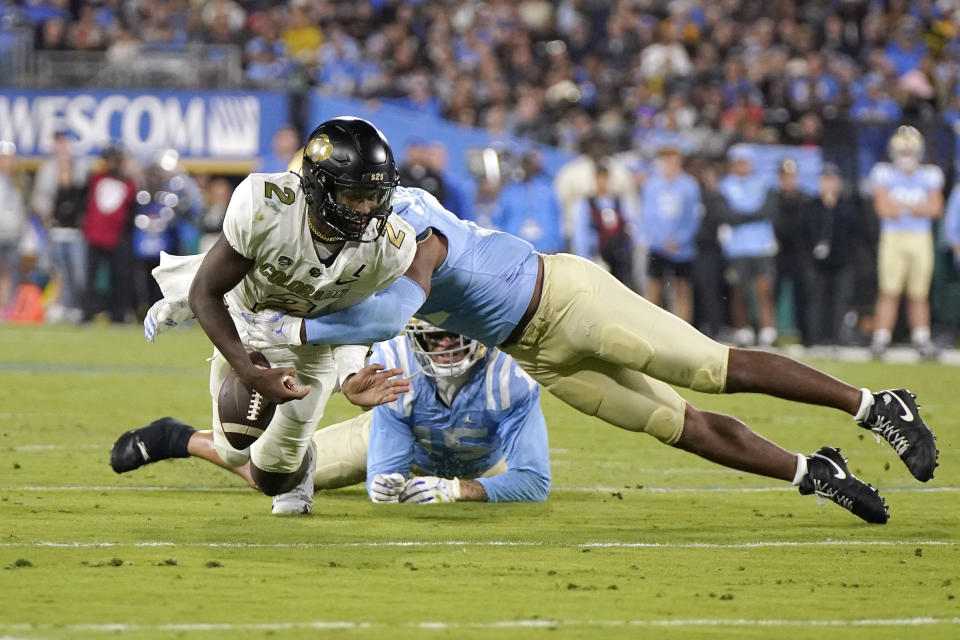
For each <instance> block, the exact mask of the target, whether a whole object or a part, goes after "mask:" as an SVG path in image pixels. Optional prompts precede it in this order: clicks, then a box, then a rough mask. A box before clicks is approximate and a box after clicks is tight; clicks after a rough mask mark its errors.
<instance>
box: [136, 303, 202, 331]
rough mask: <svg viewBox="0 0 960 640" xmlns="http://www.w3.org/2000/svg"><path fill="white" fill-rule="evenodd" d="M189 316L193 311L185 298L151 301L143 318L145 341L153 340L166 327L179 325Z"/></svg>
mask: <svg viewBox="0 0 960 640" xmlns="http://www.w3.org/2000/svg"><path fill="white" fill-rule="evenodd" d="M191 318H193V311H192V310H191V309H190V302H189V301H188V300H187V299H186V298H178V299H176V300H172V299H170V298H161V299H160V300H157V301H156V302H154V303H153V306H152V307H150V310H149V311H147V317H146V318H144V319H143V335H144V337H146V339H147V342H153V341H154V340H156V339H157V336H158V335H160V334H161V333H163V332H164V331H166V330H167V329H172V328H173V327H176V326H178V325H181V324H183V323H184V322H186V321H187V320H190V319H191Z"/></svg>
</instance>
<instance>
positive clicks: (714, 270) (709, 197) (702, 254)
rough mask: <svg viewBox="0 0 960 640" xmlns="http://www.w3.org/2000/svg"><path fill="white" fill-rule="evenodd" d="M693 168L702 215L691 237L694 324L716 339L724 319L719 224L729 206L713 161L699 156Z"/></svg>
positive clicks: (722, 220) (726, 214)
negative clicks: (692, 245) (695, 232)
mask: <svg viewBox="0 0 960 640" xmlns="http://www.w3.org/2000/svg"><path fill="white" fill-rule="evenodd" d="M692 172H693V174H694V175H695V176H696V177H697V182H698V183H699V185H700V198H701V201H702V204H703V217H702V218H701V219H700V225H699V227H698V228H697V235H696V236H695V237H694V239H693V242H694V255H693V288H694V301H695V302H694V307H693V312H694V322H693V324H694V326H696V327H697V329H699V330H700V332H701V333H703V334H705V335H707V336H709V337H711V338H714V339H716V338H717V337H718V336H719V335H720V330H721V328H722V327H723V326H724V323H725V322H726V313H725V307H726V305H725V304H724V280H723V272H724V260H723V249H722V248H721V246H720V240H719V232H720V225H721V224H727V222H726V220H727V218H728V216H729V207H728V206H727V202H726V200H724V198H723V195H721V194H720V191H719V186H718V182H719V180H720V177H719V175H718V173H719V172H718V168H717V166H716V164H715V163H712V162H708V161H701V160H698V161H696V162H694V166H693V168H692Z"/></svg>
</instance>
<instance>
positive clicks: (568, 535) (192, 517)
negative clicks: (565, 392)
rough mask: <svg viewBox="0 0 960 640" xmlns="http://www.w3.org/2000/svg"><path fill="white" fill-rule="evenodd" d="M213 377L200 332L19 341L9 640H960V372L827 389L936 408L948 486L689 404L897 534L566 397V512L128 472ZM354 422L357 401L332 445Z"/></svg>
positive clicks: (0, 482) (929, 416) (558, 424)
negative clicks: (129, 441) (882, 513)
mask: <svg viewBox="0 0 960 640" xmlns="http://www.w3.org/2000/svg"><path fill="white" fill-rule="evenodd" d="M208 352H209V346H208V343H207V341H206V338H205V336H204V335H203V333H202V332H201V331H200V330H199V329H197V328H193V329H187V330H182V331H177V332H173V333H172V334H170V335H165V336H163V337H162V338H161V339H160V341H159V342H158V343H157V344H152V345H151V344H147V343H146V342H144V341H143V339H142V334H141V332H140V331H139V330H138V329H137V328H134V327H124V328H106V327H90V328H83V329H72V328H50V327H43V328H22V327H11V326H0V433H2V436H0V437H2V441H0V536H2V538H0V567H3V570H2V571H0V638H2V637H8V638H48V639H49V638H81V639H99V638H109V637H114V636H116V635H117V634H118V633H122V634H123V635H124V636H129V637H132V638H137V639H140V638H143V639H146V638H191V639H193V638H202V639H204V640H206V639H211V640H212V639H219V638H224V639H225V638H234V639H235V638H261V637H263V638H266V637H306V636H308V635H311V634H312V635H316V634H317V633H318V632H320V633H324V632H326V633H332V632H337V633H338V635H341V636H345V637H369V638H380V637H391V638H392V637H400V638H403V637H414V636H416V637H418V638H432V637H437V638H440V637H444V638H445V637H458V638H459V637H497V638H507V637H522V638H528V637H551V638H557V637H584V638H586V637H603V638H609V637H650V636H653V635H654V634H657V635H664V636H666V637H670V638H701V637H703V638H728V637H736V638H769V637H790V638H797V637H801V638H802V637H813V636H814V634H818V636H819V634H822V633H830V634H831V637H840V638H845V639H846V638H867V637H869V638H871V639H874V638H903V637H923V638H925V639H927V638H955V637H958V636H960V508H958V507H960V505H958V497H960V440H958V438H960V384H958V383H960V370H958V369H955V368H949V367H943V366H939V365H911V366H900V367H897V366H892V365H877V364H851V363H837V362H818V363H815V364H817V365H818V366H820V367H822V368H824V369H826V370H827V371H829V372H830V373H833V374H835V375H838V376H841V377H843V378H845V379H848V380H850V381H851V382H853V383H855V384H858V385H861V386H870V387H873V388H883V387H886V386H909V387H910V388H911V389H912V390H913V391H915V392H916V393H917V394H918V396H919V399H918V401H919V402H920V403H921V404H922V405H923V412H924V417H925V418H926V420H927V422H928V424H930V425H931V426H932V427H933V428H934V430H935V432H936V433H937V435H938V436H939V441H938V444H939V446H940V449H941V460H940V462H941V466H940V468H939V469H938V471H937V476H936V478H935V479H934V480H933V481H932V482H931V483H929V484H928V485H921V484H920V483H917V482H916V481H914V480H913V479H912V478H911V477H910V475H909V474H908V473H907V471H906V469H905V468H904V467H903V466H902V464H901V463H900V461H899V460H898V459H897V457H896V455H895V454H894V453H893V451H892V450H891V449H890V448H889V447H888V446H887V445H883V446H882V447H881V446H879V445H877V444H876V443H875V442H874V440H873V438H872V437H871V436H870V435H869V434H867V433H866V432H865V431H863V430H861V429H858V428H857V427H856V426H855V425H854V423H853V422H852V421H851V420H850V418H848V417H846V416H843V415H840V414H838V413H836V412H831V411H827V410H823V409H818V408H810V407H806V406H800V405H794V404H790V403H786V402H781V401H776V400H772V399H767V398H762V397H757V396H728V397H711V396H705V395H701V394H689V395H688V397H689V398H690V399H691V400H692V401H693V402H694V403H695V404H696V405H697V406H701V407H705V408H710V409H713V410H718V411H724V412H728V413H732V414H734V415H737V416H739V417H741V418H742V419H744V420H745V421H747V422H748V424H750V425H751V426H753V427H754V428H755V429H756V430H757V431H759V432H760V433H762V434H764V435H765V436H767V437H769V438H771V439H773V440H775V441H777V442H779V443H780V444H782V445H784V446H785V447H787V448H789V449H791V450H796V451H803V452H810V451H813V450H815V449H816V448H818V447H819V446H821V445H823V444H831V445H834V446H839V447H840V448H841V449H842V451H843V453H844V455H846V456H848V457H849V458H850V468H851V469H852V470H853V471H854V473H856V474H858V475H859V476H860V477H861V478H863V479H865V480H866V481H869V482H872V483H873V484H874V485H875V486H879V487H880V489H881V491H882V492H883V494H884V495H885V496H886V498H887V502H888V504H889V506H890V513H891V519H890V522H889V523H888V524H887V525H885V526H876V525H867V524H865V523H863V522H861V521H860V520H859V519H857V518H856V517H854V516H852V515H851V514H849V513H847V512H846V511H844V510H842V509H840V508H839V507H837V506H836V505H833V504H828V505H825V506H822V507H820V506H818V505H817V503H816V501H815V500H814V499H813V498H811V497H800V496H799V495H798V494H797V493H796V490H795V489H791V488H789V487H784V486H781V485H779V484H778V483H776V482H774V481H771V480H767V479H765V478H759V477H752V476H747V475H744V474H741V473H737V472H732V471H728V470H725V469H722V468H720V467H716V466H713V465H711V464H709V463H706V462H704V461H701V460H699V459H697V458H695V457H693V456H691V455H689V454H685V453H682V452H678V451H674V450H673V449H670V448H668V447H664V446H663V445H660V444H658V443H657V442H655V441H654V440H653V439H652V438H649V437H647V436H644V435H635V434H630V433H626V432H622V431H619V430H617V429H615V428H613V427H609V426H607V425H605V424H603V423H600V422H598V421H596V420H592V419H586V418H584V417H582V416H581V415H580V414H578V413H576V412H574V411H572V410H570V409H568V408H566V407H565V406H564V405H562V404H560V403H559V402H558V401H556V400H555V399H553V398H550V397H545V399H544V409H545V412H546V415H547V421H548V426H549V432H550V444H551V452H552V469H553V492H552V494H551V496H550V499H549V501H548V502H547V503H545V504H536V505H509V504H508V505H477V504H443V505H434V506H417V505H386V506H376V505H373V504H371V503H369V502H368V501H367V499H366V497H365V494H364V493H363V492H362V490H361V489H359V488H354V489H346V490H341V491H336V492H330V493H326V494H322V495H320V496H318V498H317V501H316V503H315V506H314V514H313V516H311V517H307V518H278V517H274V516H272V515H270V501H269V499H267V498H265V497H263V496H261V495H258V494H257V493H255V492H254V491H252V490H250V489H247V488H245V487H244V486H243V485H242V484H241V483H240V481H239V479H238V478H237V477H235V476H232V475H229V474H227V473H224V472H222V471H220V470H218V469H215V468H214V467H213V466H212V465H209V464H208V463H204V462H202V461H198V460H178V461H168V462H163V463H159V464H155V465H150V466H148V467H146V468H144V469H142V470H140V471H138V472H134V473H131V474H127V475H124V476H118V475H116V474H114V473H113V471H112V470H111V469H110V467H109V465H108V461H107V460H108V451H109V448H110V445H111V444H112V442H113V440H114V439H115V438H116V436H117V435H119V434H120V433H121V432H122V431H124V430H126V429H128V428H131V427H133V426H139V425H142V424H145V423H146V422H148V421H150V420H151V419H153V418H155V417H158V416H161V415H174V416H177V417H179V418H181V419H183V420H185V421H187V422H190V423H192V424H195V425H197V426H199V427H201V428H206V426H207V425H208V424H209V408H210V401H209V398H208V395H207V390H206V389H207V364H206V362H205V361H204V360H205V357H206V356H207V355H209V353H208ZM351 414H352V412H351V410H350V408H349V406H348V405H347V404H346V403H345V402H344V401H343V399H342V398H340V397H338V398H335V399H334V400H333V402H331V404H330V406H329V407H328V411H327V419H328V420H330V421H331V422H332V421H336V420H340V419H343V418H346V417H348V416H349V415H351ZM864 436H866V437H864Z"/></svg>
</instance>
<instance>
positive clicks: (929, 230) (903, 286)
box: [870, 126, 943, 356]
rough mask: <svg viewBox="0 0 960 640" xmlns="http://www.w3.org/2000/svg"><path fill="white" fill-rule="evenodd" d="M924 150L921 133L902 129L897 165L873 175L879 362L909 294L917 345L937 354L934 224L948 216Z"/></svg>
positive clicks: (894, 150) (894, 153) (896, 140)
mask: <svg viewBox="0 0 960 640" xmlns="http://www.w3.org/2000/svg"><path fill="white" fill-rule="evenodd" d="M923 148H924V144H923V136H922V135H921V134H920V132H919V131H917V130H916V129H914V128H913V127H908V126H902V127H900V128H899V129H897V132H896V133H894V134H893V136H892V137H891V138H890V143H889V153H890V160H891V162H878V163H877V164H876V166H874V167H873V169H872V170H871V171H870V182H871V185H872V187H873V208H874V210H875V211H876V213H877V217H879V218H880V247H879V249H878V251H877V276H878V285H879V292H878V294H877V308H876V314H875V328H874V332H873V342H872V344H871V351H872V352H873V354H874V355H875V356H880V355H882V354H883V352H884V351H885V350H886V348H887V345H889V344H890V334H891V332H892V331H893V327H894V325H895V324H896V322H897V309H898V308H899V307H900V296H901V295H903V293H904V292H906V294H907V301H908V306H907V309H908V314H909V320H910V331H911V341H912V342H913V345H914V346H915V347H916V348H917V350H918V351H919V352H920V354H921V355H922V356H932V355H934V354H935V353H936V350H935V348H934V347H933V344H932V343H931V341H930V303H929V301H928V299H927V297H928V294H929V292H930V280H931V278H932V277H933V258H934V246H933V245H934V238H933V221H934V220H935V219H937V218H939V217H940V216H941V215H943V172H942V171H941V170H940V167H938V166H936V165H933V164H921V163H920V161H921V160H922V159H923Z"/></svg>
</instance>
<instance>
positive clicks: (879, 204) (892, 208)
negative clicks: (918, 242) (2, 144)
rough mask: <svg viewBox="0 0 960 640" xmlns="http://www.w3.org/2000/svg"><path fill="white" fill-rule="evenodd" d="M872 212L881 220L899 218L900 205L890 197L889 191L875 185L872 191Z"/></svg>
mask: <svg viewBox="0 0 960 640" xmlns="http://www.w3.org/2000/svg"><path fill="white" fill-rule="evenodd" d="M873 210H874V211H876V213H877V217H878V218H881V219H891V218H899V217H900V205H899V204H898V203H897V201H896V200H894V199H893V197H892V196H891V195H890V191H889V189H887V188H886V187H884V186H882V185H877V187H876V188H875V189H874V191H873Z"/></svg>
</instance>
